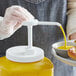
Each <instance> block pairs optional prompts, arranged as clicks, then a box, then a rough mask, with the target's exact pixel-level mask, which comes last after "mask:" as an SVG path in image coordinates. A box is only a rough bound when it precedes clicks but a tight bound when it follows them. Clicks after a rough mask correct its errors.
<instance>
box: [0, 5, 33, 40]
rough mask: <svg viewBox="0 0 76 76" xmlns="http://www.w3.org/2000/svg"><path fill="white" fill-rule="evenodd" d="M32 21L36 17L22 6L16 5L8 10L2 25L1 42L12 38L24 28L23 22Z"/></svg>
mask: <svg viewBox="0 0 76 76" xmlns="http://www.w3.org/2000/svg"><path fill="white" fill-rule="evenodd" d="M32 19H34V16H33V15H31V13H29V12H28V11H27V10H26V9H25V8H23V7H21V6H16V5H15V6H11V7H9V8H7V9H6V12H5V16H4V18H3V21H2V22H1V25H0V40H2V39H5V38H8V37H10V36H11V35H12V34H13V33H14V32H15V31H16V30H18V29H19V28H20V27H21V26H22V23H23V21H29V20H32Z"/></svg>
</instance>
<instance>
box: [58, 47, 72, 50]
mask: <svg viewBox="0 0 76 76" xmlns="http://www.w3.org/2000/svg"><path fill="white" fill-rule="evenodd" d="M72 47H73V46H66V47H65V46H60V47H58V49H62V50H69V49H70V48H72Z"/></svg>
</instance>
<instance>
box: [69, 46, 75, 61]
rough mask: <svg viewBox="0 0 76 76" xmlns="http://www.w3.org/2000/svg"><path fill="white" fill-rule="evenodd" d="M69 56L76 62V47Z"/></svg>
mask: <svg viewBox="0 0 76 76" xmlns="http://www.w3.org/2000/svg"><path fill="white" fill-rule="evenodd" d="M68 56H69V57H70V58H72V59H74V60H76V47H75V46H74V47H72V48H70V49H69V50H68Z"/></svg>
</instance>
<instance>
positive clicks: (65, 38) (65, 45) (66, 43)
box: [60, 26, 67, 49]
mask: <svg viewBox="0 0 76 76" xmlns="http://www.w3.org/2000/svg"><path fill="white" fill-rule="evenodd" d="M60 29H61V31H62V33H63V36H64V41H65V45H64V48H65V49H66V47H67V41H66V35H65V32H64V29H63V27H62V26H60Z"/></svg>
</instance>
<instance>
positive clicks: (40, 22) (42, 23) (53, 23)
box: [38, 21, 61, 26]
mask: <svg viewBox="0 0 76 76" xmlns="http://www.w3.org/2000/svg"><path fill="white" fill-rule="evenodd" d="M38 25H56V26H61V24H60V23H58V22H48V21H45V22H44V21H38Z"/></svg>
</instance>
